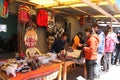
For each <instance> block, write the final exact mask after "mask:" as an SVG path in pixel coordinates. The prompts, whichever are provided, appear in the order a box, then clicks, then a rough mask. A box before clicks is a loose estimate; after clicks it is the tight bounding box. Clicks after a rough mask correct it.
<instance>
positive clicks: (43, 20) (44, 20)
mask: <svg viewBox="0 0 120 80" xmlns="http://www.w3.org/2000/svg"><path fill="white" fill-rule="evenodd" d="M36 22H37V25H38V26H40V27H43V26H44V27H47V26H48V12H47V11H45V10H44V9H40V10H39V11H38V14H37V21H36Z"/></svg>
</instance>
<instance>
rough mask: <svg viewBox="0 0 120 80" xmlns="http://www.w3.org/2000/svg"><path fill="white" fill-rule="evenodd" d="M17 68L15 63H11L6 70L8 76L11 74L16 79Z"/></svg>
mask: <svg viewBox="0 0 120 80" xmlns="http://www.w3.org/2000/svg"><path fill="white" fill-rule="evenodd" d="M17 67H18V65H17V64H15V63H11V64H10V65H9V66H7V68H6V73H7V75H8V76H9V75H10V74H12V75H13V76H14V77H15V76H16V69H17Z"/></svg>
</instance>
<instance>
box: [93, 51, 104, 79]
mask: <svg viewBox="0 0 120 80" xmlns="http://www.w3.org/2000/svg"><path fill="white" fill-rule="evenodd" d="M102 56H103V54H99V53H98V57H97V61H96V63H97V64H96V65H95V78H99V76H100V74H101V58H102Z"/></svg>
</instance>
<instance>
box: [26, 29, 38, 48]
mask: <svg viewBox="0 0 120 80" xmlns="http://www.w3.org/2000/svg"><path fill="white" fill-rule="evenodd" d="M24 41H25V45H26V46H27V47H34V46H35V45H36V41H37V33H36V32H35V31H34V30H28V31H27V32H26V34H25V37H24Z"/></svg>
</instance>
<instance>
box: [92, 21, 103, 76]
mask: <svg viewBox="0 0 120 80" xmlns="http://www.w3.org/2000/svg"><path fill="white" fill-rule="evenodd" d="M92 28H93V29H94V31H95V32H96V33H97V34H98V35H99V38H100V43H99V46H98V49H97V51H98V57H97V61H96V63H97V64H96V66H95V76H94V77H95V78H99V77H100V73H101V59H102V56H103V54H104V48H105V34H104V32H103V31H102V30H101V29H100V26H99V25H98V24H96V23H94V24H93V25H92Z"/></svg>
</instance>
